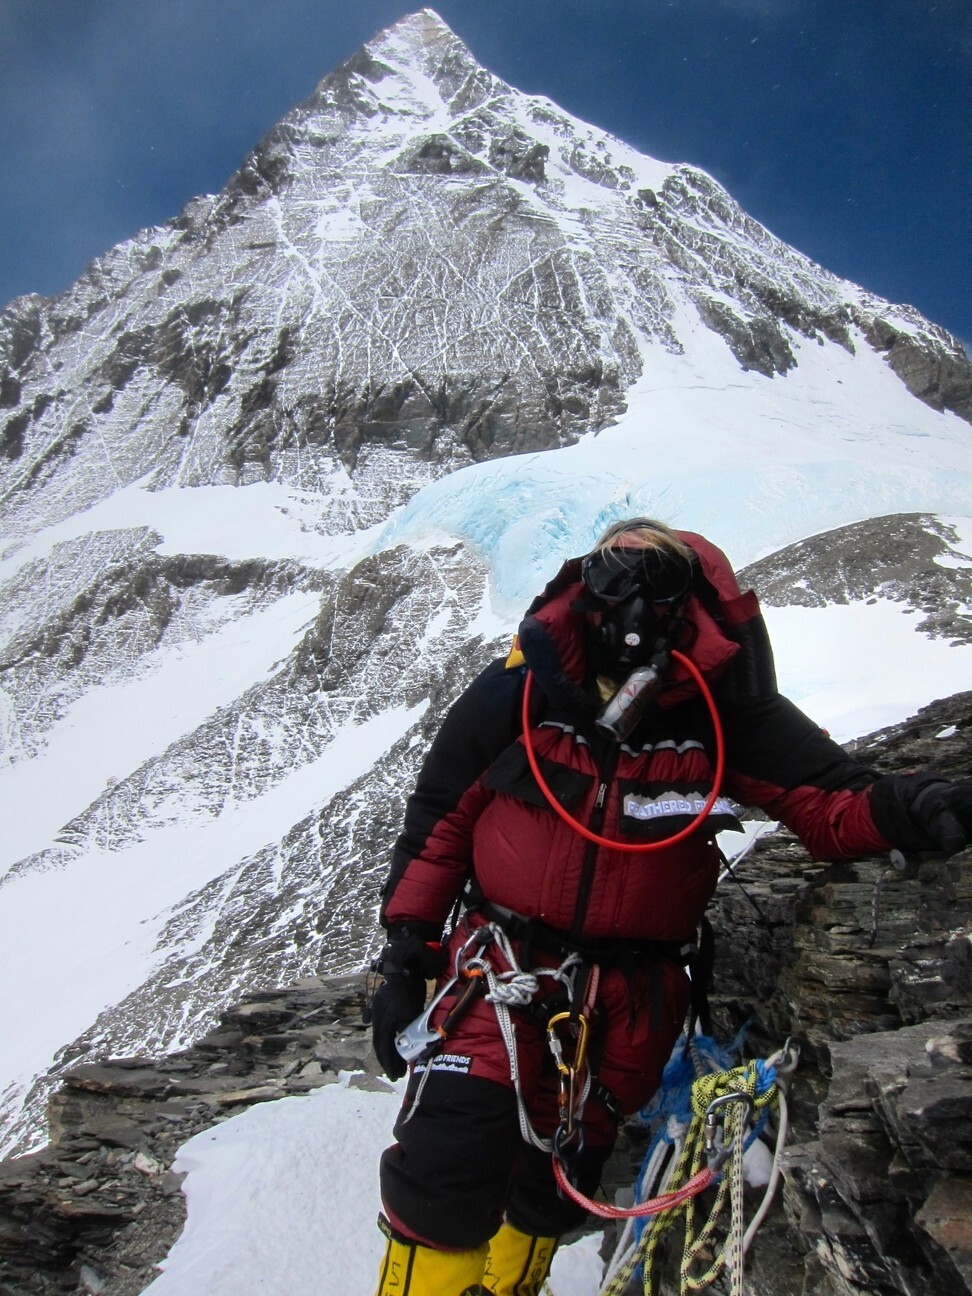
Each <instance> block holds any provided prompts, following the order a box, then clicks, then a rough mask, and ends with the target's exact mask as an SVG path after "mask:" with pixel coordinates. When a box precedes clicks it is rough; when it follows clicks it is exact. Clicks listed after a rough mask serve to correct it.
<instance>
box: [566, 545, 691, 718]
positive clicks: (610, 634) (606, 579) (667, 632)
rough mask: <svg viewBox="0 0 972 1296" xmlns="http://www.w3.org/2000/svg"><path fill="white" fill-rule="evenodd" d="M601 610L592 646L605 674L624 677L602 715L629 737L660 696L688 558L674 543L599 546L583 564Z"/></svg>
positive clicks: (593, 603)
mask: <svg viewBox="0 0 972 1296" xmlns="http://www.w3.org/2000/svg"><path fill="white" fill-rule="evenodd" d="M581 576H582V579H583V581H584V585H585V588H586V590H587V593H588V595H589V596H590V598H589V600H588V602H587V603H586V605H585V606H586V607H587V609H588V610H590V611H596V613H597V614H598V615H597V618H596V621H594V622H593V624H592V626H591V636H590V648H591V656H592V659H593V662H592V664H593V666H594V669H595V671H596V672H597V674H598V675H602V676H607V677H608V678H610V679H612V680H615V681H617V682H618V683H619V687H618V689H617V691H616V692H615V693H614V695H613V696H612V697H611V698H610V699H609V700H608V701H607V702H606V703H605V705H604V707H603V708H602V710H601V712H600V714H599V715H598V716H597V718H596V720H595V722H594V723H595V725H596V727H597V728H598V729H599V730H600V731H601V732H602V733H604V734H606V735H607V736H608V737H610V738H613V739H614V740H615V741H616V742H623V741H624V740H625V739H626V738H627V737H628V736H629V735H630V733H631V732H632V730H633V729H634V728H635V726H636V725H637V723H638V721H639V720H640V719H641V718H642V716H643V715H644V714H645V711H646V710H647V708H648V706H649V705H650V704H651V702H652V701H653V699H654V698H655V697H656V696H657V694H658V691H659V689H660V687H661V684H662V680H663V677H664V675H665V672H666V671H667V669H668V666H669V662H670V653H671V649H672V647H673V646H674V639H675V635H676V633H677V630H678V626H679V624H680V621H679V617H678V607H679V605H680V604H681V602H682V600H683V599H684V597H685V595H686V594H687V592H688V589H689V586H690V584H691V581H692V564H691V562H690V560H689V559H688V558H685V557H683V556H682V555H681V554H679V553H676V552H675V551H674V550H669V549H644V548H634V547H629V548H615V549H604V550H595V552H594V553H591V554H588V555H587V557H586V558H585V559H584V561H583V564H582V566H581Z"/></svg>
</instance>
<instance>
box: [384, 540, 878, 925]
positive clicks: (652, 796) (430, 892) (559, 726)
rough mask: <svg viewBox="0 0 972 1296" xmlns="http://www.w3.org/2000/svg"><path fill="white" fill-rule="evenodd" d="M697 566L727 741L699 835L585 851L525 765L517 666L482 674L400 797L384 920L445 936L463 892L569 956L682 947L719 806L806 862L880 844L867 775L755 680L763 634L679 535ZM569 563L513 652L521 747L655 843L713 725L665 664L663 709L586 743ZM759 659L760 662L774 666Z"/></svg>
mask: <svg viewBox="0 0 972 1296" xmlns="http://www.w3.org/2000/svg"><path fill="white" fill-rule="evenodd" d="M679 534H680V535H681V538H682V539H683V540H685V541H687V542H688V543H689V544H690V545H691V546H692V547H693V549H694V550H695V552H696V554H697V556H698V558H699V567H700V575H699V577H698V579H697V580H696V582H695V585H694V587H693V593H692V595H691V596H690V598H689V601H688V605H687V608H686V610H685V615H686V616H687V618H688V619H689V620H690V621H691V622H692V623H693V625H694V627H695V630H696V636H695V639H694V642H693V643H692V645H691V647H689V648H687V649H686V650H685V651H686V652H687V654H688V656H689V657H690V658H691V659H692V661H693V662H694V664H695V665H696V666H697V667H698V669H699V670H700V671H701V673H702V675H703V677H704V678H705V679H706V682H707V683H708V684H709V685H710V687H711V688H712V689H713V692H714V694H715V697H716V701H717V704H718V710H719V715H720V719H721V723H722V726H723V730H724V734H725V743H726V773H725V779H724V783H723V787H722V789H721V795H720V797H719V800H718V801H717V802H716V804H715V806H714V808H713V812H712V813H711V814H710V816H709V818H708V819H707V820H706V822H705V824H704V825H703V826H702V827H701V828H700V829H699V831H697V832H695V833H692V834H690V835H689V836H688V837H686V838H684V839H683V840H682V841H681V842H679V843H677V844H676V845H674V846H672V847H670V848H663V849H660V850H658V851H653V852H649V853H632V852H626V851H620V850H616V849H612V848H611V847H609V846H603V845H597V844H594V843H591V842H590V841H588V840H586V839H585V838H584V837H582V836H581V835H580V834H578V833H577V832H576V831H575V830H574V829H573V828H571V827H570V826H569V825H568V824H567V823H565V822H563V820H562V819H561V818H560V817H559V816H558V815H557V814H556V813H555V812H554V811H553V809H552V808H551V807H550V805H549V803H548V802H547V800H546V798H545V796H544V794H543V792H542V790H541V788H540V787H539V785H538V783H537V780H536V779H535V778H534V776H533V774H532V772H531V769H530V766H529V764H528V761H527V755H526V751H525V748H524V744H523V735H522V725H521V700H522V694H523V675H524V669H525V668H524V667H523V666H522V665H517V666H513V667H511V666H510V665H508V664H507V663H504V662H503V661H497V662H494V663H493V664H492V665H491V666H489V667H487V669H486V670H485V671H484V672H483V673H482V674H481V675H480V676H479V677H478V678H477V679H476V680H475V681H474V682H473V683H472V684H471V685H470V686H469V688H467V689H466V691H465V692H464V693H463V694H462V696H461V697H460V698H459V700H458V701H457V702H456V703H455V705H454V706H453V707H452V709H451V710H450V711H449V713H448V715H447V717H446V719H445V721H444V722H443V725H442V727H441V729H440V731H439V734H438V736H437V737H436V739H435V741H434V743H433V745H432V747H431V749H430V751H429V754H428V756H427V758H426V761H425V763H424V765H423V768H422V770H421V773H420V776H419V778H418V781H417V784H416V787H415V791H414V793H413V794H412V796H411V797H410V799H409V802H408V806H407V809H406V815H405V826H404V831H403V832H402V834H401V836H400V838H399V840H398V842H397V845H396V848H395V853H394V858H393V863H392V870H391V874H390V876H389V878H388V881H387V883H386V885H385V890H384V896H383V903H382V914H381V918H382V922H383V924H384V925H385V926H391V925H393V924H396V923H403V922H407V923H411V924H414V925H421V926H422V927H423V928H440V927H441V926H442V925H443V924H444V923H445V922H446V920H447V918H448V916H449V914H450V911H451V910H452V908H453V906H454V904H455V901H456V899H457V897H458V896H459V895H460V893H461V892H462V890H463V888H464V886H465V884H466V882H467V880H471V881H472V883H473V886H474V888H475V890H476V891H478V892H479V893H480V894H481V895H482V896H483V897H485V898H486V899H488V900H490V901H492V902H494V903H496V904H500V905H503V906H506V907H507V908H509V909H511V910H513V911H515V912H516V913H518V914H521V915H523V916H524V917H528V918H535V919H539V920H541V921H542V922H543V923H545V924H546V925H547V926H549V927H553V928H555V929H557V930H558V931H560V932H562V933H564V934H565V935H566V936H567V937H568V938H569V939H571V940H573V941H574V942H579V943H583V942H584V941H585V940H592V941H596V940H598V939H601V938H623V939H630V940H634V941H665V942H668V941H683V940H688V939H690V938H691V937H692V936H693V934H694V932H695V929H696V926H697V923H698V921H699V919H700V918H701V916H702V913H703V911H704V909H705V906H706V904H707V903H708V901H709V899H710V897H711V895H712V892H713V890H714V887H715V884H716V877H717V869H718V855H717V851H716V847H715V843H714V835H715V833H716V832H718V831H720V830H721V829H725V828H731V827H733V826H738V821H737V820H736V817H735V814H734V812H733V807H732V805H731V804H730V800H729V799H730V798H731V799H732V800H734V801H737V802H739V803H741V804H743V805H751V806H758V807H760V808H761V809H763V810H765V811H766V813H767V814H768V815H770V816H771V817H772V818H774V819H779V820H781V821H782V822H783V823H785V824H786V825H787V826H788V827H790V828H791V829H793V831H794V832H796V833H797V834H798V835H799V837H800V838H801V840H802V841H803V842H804V843H805V845H806V846H807V848H808V849H809V850H810V851H811V852H812V853H813V855H814V856H815V857H816V858H818V859H823V860H834V859H840V858H850V857H853V856H856V855H861V854H866V853H870V852H873V851H875V850H884V849H888V847H889V845H890V843H889V842H888V841H887V839H886V838H885V837H884V836H883V835H882V833H881V832H880V831H879V830H878V828H877V826H876V824H875V821H874V818H873V816H872V813H871V806H870V786H871V784H872V783H873V782H874V780H875V778H876V775H875V774H873V773H872V772H871V771H869V770H867V769H865V768H864V767H863V766H861V765H859V764H857V763H856V762H855V761H854V760H852V759H851V758H850V757H849V756H847V754H846V753H845V752H844V751H842V749H841V748H840V747H838V746H837V744H836V743H834V742H832V741H831V740H830V739H829V738H828V737H827V736H826V735H825V734H824V733H823V732H822V731H821V730H820V729H819V728H818V727H817V726H816V725H815V724H813V722H812V721H810V720H809V719H808V718H807V717H806V716H805V715H803V713H802V712H800V711H799V710H798V709H797V708H796V707H795V706H794V705H793V704H792V703H791V702H789V701H788V700H787V699H786V698H785V697H783V696H782V695H781V694H780V693H778V692H777V691H776V689H775V681H771V682H769V683H768V675H769V677H771V675H772V671H771V669H770V671H769V672H768V674H767V671H766V670H765V669H764V670H763V672H762V679H761V680H759V679H758V678H756V675H758V672H756V674H754V672H753V670H752V664H753V663H752V660H751V659H752V656H753V653H752V647H753V644H754V642H755V643H758V638H759V631H760V629H761V627H762V621H761V618H760V616H759V609H758V604H757V601H756V597H755V595H754V594H753V593H752V592H751V591H750V592H748V593H746V594H741V593H740V591H739V588H738V585H737V582H736V579H735V576H734V574H733V572H732V568H731V566H730V565H729V562H728V560H727V559H726V557H725V555H724V554H722V553H721V551H720V550H718V549H716V548H715V547H714V546H713V545H711V544H709V543H708V541H706V540H704V539H703V538H702V537H701V536H696V535H693V534H691V533H686V532H680V533H679ZM581 593H582V585H581V582H580V570H579V560H572V561H571V562H569V563H567V564H566V565H565V566H564V568H563V569H562V570H561V572H560V573H559V575H558V576H557V577H556V578H555V579H554V580H553V581H552V582H551V583H550V585H548V587H547V589H546V590H545V591H544V593H543V594H542V595H541V596H540V597H539V598H538V599H537V600H536V601H535V602H534V604H533V606H532V607H531V608H530V611H529V612H528V614H527V617H526V618H525V620H524V621H523V623H522V625H521V627H520V633H519V647H520V650H521V652H522V656H523V658H524V659H525V662H526V667H528V668H529V669H530V671H531V672H532V674H533V679H534V686H533V690H532V692H533V694H534V703H535V705H534V706H533V707H532V710H531V724H530V729H531V736H532V742H533V746H534V749H535V752H536V755H537V757H538V758H539V763H540V768H541V772H542V774H543V776H544V778H545V780H546V782H547V783H548V785H549V787H550V789H552V791H553V793H554V794H555V795H556V797H557V799H558V800H559V801H560V802H561V804H562V805H563V806H564V807H565V808H566V809H568V810H569V812H570V814H571V815H572V816H573V817H574V818H575V819H577V820H578V821H580V822H581V823H583V824H585V825H587V826H588V827H590V828H592V829H593V830H594V831H595V832H597V833H598V834H599V835H601V836H604V837H607V838H611V839H617V840H620V841H623V842H633V841H644V840H653V839H654V840H658V839H661V838H667V837H669V836H671V835H672V834H673V832H676V831H677V830H678V829H680V828H682V827H684V826H686V825H687V824H688V823H689V822H691V820H692V819H693V818H694V817H695V815H696V813H697V810H698V808H700V807H701V805H702V804H703V802H704V800H705V798H706V797H707V796H708V794H709V792H710V791H711V788H712V781H713V771H714V764H715V754H714V734H713V726H712V722H711V719H710V717H709V714H708V710H707V708H706V706H705V705H704V703H703V701H702V699H701V697H700V696H699V693H698V689H697V686H696V685H695V684H694V682H693V681H692V679H691V677H690V675H689V674H688V673H687V672H686V671H685V670H684V668H681V667H678V666H676V667H675V668H674V669H673V671H672V672H671V678H670V681H669V683H668V684H667V686H666V688H665V689H664V690H663V693H662V696H661V699H660V704H659V705H658V706H657V707H656V708H655V710H654V711H653V712H652V713H649V715H648V716H647V717H646V718H645V719H644V720H643V721H642V722H641V723H640V725H639V726H638V728H637V729H636V730H635V731H634V734H633V735H632V736H631V738H629V739H628V741H627V742H626V743H624V744H623V745H621V746H620V747H619V746H618V744H617V743H615V742H612V741H609V740H606V739H605V738H603V737H602V736H601V735H599V734H598V733H597V731H596V730H595V729H594V726H593V718H594V715H595V714H596V712H597V709H598V707H599V702H598V700H597V697H596V694H595V693H594V690H593V687H592V685H591V682H590V681H589V679H588V678H587V663H586V657H585V640H584V617H585V613H583V612H582V611H578V610H577V609H576V608H574V607H573V606H572V605H573V604H574V603H575V602H576V600H577V599H578V598H579V596H580V595H581ZM770 661H771V659H770Z"/></svg>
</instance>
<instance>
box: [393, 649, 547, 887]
mask: <svg viewBox="0 0 972 1296" xmlns="http://www.w3.org/2000/svg"><path fill="white" fill-rule="evenodd" d="M522 696H523V672H522V671H521V670H507V669H506V666H505V659H503V658H499V659H497V660H496V661H494V662H492V663H491V664H490V665H489V666H487V667H486V669H485V670H484V671H483V672H482V673H481V674H480V675H478V676H477V677H476V679H474V680H473V682H472V683H471V684H470V685H469V687H468V688H467V689H466V690H465V692H463V693H462V694H461V695H460V696H459V698H458V699H457V700H456V701H455V702H454V703H453V705H452V706H451V707H450V708H449V710H448V712H447V713H446V716H445V719H444V720H443V722H442V725H441V727H440V729H439V732H438V733H437V734H436V736H435V738H434V740H433V742H432V746H431V747H430V748H429V751H428V754H427V755H426V757H425V760H424V762H423V764H422V768H421V770H420V771H419V776H418V779H417V780H416V783H415V789H414V791H413V792H412V794H411V796H410V797H409V798H408V802H407V804H406V806H405V823H404V827H403V830H402V833H401V835H400V836H399V838H398V840H397V842H396V843H395V847H394V850H393V852H392V864H391V871H390V873H389V875H388V878H387V880H386V882H385V885H384V887H383V888H382V897H383V901H382V913H384V909H385V905H386V904H387V902H388V900H389V898H390V897H391V895H392V893H393V891H394V890H395V887H396V886H397V885H398V882H399V881H400V879H401V878H402V876H403V875H404V873H405V871H406V870H407V869H408V866H409V864H411V862H412V860H414V859H416V858H418V856H420V855H421V854H422V851H423V850H424V848H425V844H426V842H427V841H428V838H429V836H430V834H431V833H432V832H433V830H434V829H435V826H436V824H438V823H439V821H440V820H441V819H442V818H443V817H444V816H445V815H447V814H449V813H450V811H452V810H454V809H455V808H456V806H457V805H458V804H459V800H460V798H461V797H462V795H463V793H464V792H465V791H466V790H467V788H469V787H471V786H472V785H473V783H475V782H476V780H477V779H478V778H479V776H480V775H481V774H482V773H483V771H484V770H486V769H487V768H488V766H490V765H491V764H492V763H493V761H494V760H495V759H496V757H497V756H498V755H499V754H500V752H502V751H504V750H505V749H506V748H507V747H508V746H509V745H510V743H512V742H513V741H514V740H515V738H516V736H517V735H518V734H519V732H520V704H521V699H522Z"/></svg>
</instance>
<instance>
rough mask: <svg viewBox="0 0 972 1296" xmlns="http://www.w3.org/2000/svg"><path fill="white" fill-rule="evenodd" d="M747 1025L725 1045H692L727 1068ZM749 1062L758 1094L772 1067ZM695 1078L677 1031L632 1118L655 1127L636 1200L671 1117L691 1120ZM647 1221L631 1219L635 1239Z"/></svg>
mask: <svg viewBox="0 0 972 1296" xmlns="http://www.w3.org/2000/svg"><path fill="white" fill-rule="evenodd" d="M748 1025H749V1023H748V1022H747V1023H746V1025H744V1026H742V1027H741V1028H740V1030H739V1031H738V1032H737V1034H736V1036H735V1038H734V1039H732V1040H730V1042H729V1043H728V1044H726V1045H719V1044H717V1043H716V1041H715V1040H714V1039H713V1037H712V1036H711V1035H694V1036H693V1037H692V1048H693V1049H694V1051H695V1053H696V1054H697V1055H698V1056H700V1057H701V1058H702V1059H703V1060H704V1062H706V1063H707V1064H708V1066H709V1069H710V1070H711V1071H713V1072H719V1071H730V1070H732V1068H733V1067H734V1066H736V1065H738V1062H739V1058H740V1057H741V1055H742V1050H743V1045H744V1043H745V1039H746V1031H747V1027H748ZM752 1065H753V1066H754V1067H755V1069H756V1084H755V1088H756V1093H757V1095H760V1096H762V1095H763V1094H765V1093H766V1092H767V1091H768V1090H769V1089H770V1088H772V1086H773V1085H774V1084H775V1083H776V1069H775V1067H772V1066H769V1065H768V1064H767V1063H766V1062H765V1061H764V1060H763V1059H762V1058H756V1059H755V1060H754V1062H753V1063H752ZM696 1079H697V1074H696V1070H695V1061H694V1059H693V1056H692V1053H690V1052H689V1048H688V1040H687V1037H686V1036H685V1035H681V1036H679V1038H678V1040H677V1041H676V1043H675V1047H674V1049H673V1050H672V1054H671V1057H670V1058H669V1060H668V1062H667V1063H666V1065H665V1069H664V1071H663V1072H662V1080H661V1085H660V1086H659V1088H658V1091H657V1092H656V1093H655V1095H654V1097H653V1098H652V1099H651V1101H650V1102H648V1103H646V1104H645V1106H644V1107H642V1109H641V1111H639V1112H638V1113H637V1115H636V1116H635V1118H634V1119H635V1120H636V1121H638V1122H639V1123H640V1124H642V1125H645V1126H648V1127H649V1128H654V1130H655V1133H654V1135H653V1137H652V1139H651V1142H650V1143H649V1144H648V1148H647V1151H646V1152H645V1155H644V1157H643V1159H642V1162H641V1168H640V1169H639V1171H638V1174H637V1176H636V1178H635V1201H636V1202H643V1201H645V1200H646V1199H647V1197H648V1194H649V1191H650V1188H651V1186H650V1185H647V1184H646V1183H645V1178H646V1175H647V1173H648V1169H649V1167H650V1166H651V1163H652V1161H653V1159H654V1156H655V1153H656V1152H657V1150H658V1147H659V1145H660V1144H662V1143H668V1144H672V1143H673V1142H674V1139H673V1138H672V1136H671V1135H670V1134H669V1132H668V1125H669V1121H670V1120H671V1119H672V1117H675V1119H676V1120H677V1121H678V1122H679V1124H680V1125H683V1126H687V1125H689V1124H690V1123H691V1121H692V1085H693V1083H694V1082H695V1080H696ZM767 1118H768V1112H767V1111H766V1110H764V1111H762V1112H761V1113H760V1116H759V1119H758V1120H757V1122H756V1124H755V1125H754V1126H753V1127H752V1129H751V1130H750V1131H749V1134H748V1135H747V1137H746V1142H745V1144H744V1147H746V1148H748V1147H750V1146H751V1144H752V1143H754V1142H755V1140H756V1139H758V1138H759V1136H760V1135H761V1134H762V1132H763V1130H764V1129H765V1128H766V1121H767ZM647 1225H648V1219H647V1218H640V1219H636V1220H635V1222H634V1228H635V1237H636V1238H637V1239H638V1240H639V1241H640V1240H641V1235H642V1233H643V1232H644V1230H645V1228H646V1227H647Z"/></svg>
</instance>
